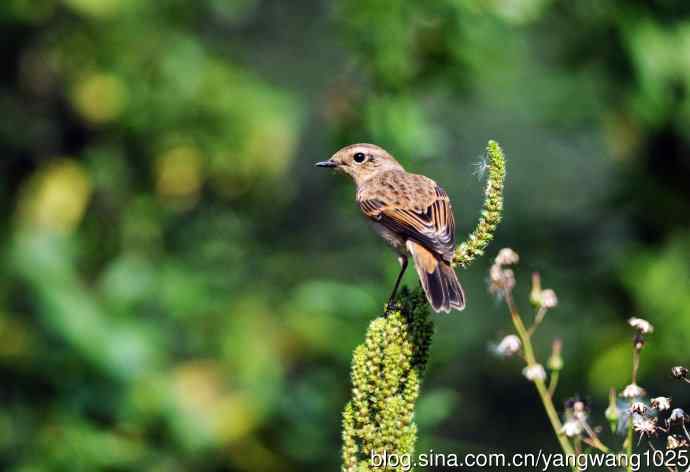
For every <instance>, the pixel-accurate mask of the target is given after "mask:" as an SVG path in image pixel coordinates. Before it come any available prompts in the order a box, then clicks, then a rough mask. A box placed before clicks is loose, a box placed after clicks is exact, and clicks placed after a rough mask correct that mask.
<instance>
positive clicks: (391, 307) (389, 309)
mask: <svg viewBox="0 0 690 472" xmlns="http://www.w3.org/2000/svg"><path fill="white" fill-rule="evenodd" d="M400 308H401V306H400V303H398V302H396V301H395V300H388V303H386V309H385V311H384V312H383V316H384V317H385V318H387V317H388V315H389V314H390V313H393V312H394V311H398V310H400Z"/></svg>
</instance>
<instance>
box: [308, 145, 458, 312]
mask: <svg viewBox="0 0 690 472" xmlns="http://www.w3.org/2000/svg"><path fill="white" fill-rule="evenodd" d="M362 156H364V157H362ZM360 159H363V160H361V162H360ZM317 165H320V166H322V167H334V168H336V169H338V170H341V171H343V172H345V173H347V174H349V175H350V176H352V178H353V179H354V181H355V183H356V185H357V203H358V204H359V207H360V209H361V210H362V212H363V213H364V215H365V216H366V217H367V218H368V219H369V220H370V221H371V223H372V226H373V227H374V229H375V230H376V232H377V233H378V234H379V235H381V236H382V237H383V238H384V240H386V242H388V243H389V244H390V245H391V246H392V247H393V248H394V249H395V250H396V251H397V252H398V254H399V255H400V258H401V260H400V262H401V264H402V266H403V267H402V270H401V273H400V276H399V277H398V281H397V282H396V286H395V289H394V290H393V295H391V298H392V297H393V296H394V295H395V292H396V291H397V287H398V284H399V282H400V279H401V278H402V275H403V273H404V271H405V268H406V266H407V256H408V255H411V256H412V259H413V261H414V264H415V268H416V269H417V274H418V275H419V279H420V281H421V283H422V286H423V287H424V290H425V292H426V295H427V299H428V300H429V303H430V304H431V306H432V307H433V309H434V310H435V311H444V312H449V311H450V310H451V309H456V310H462V309H463V308H464V306H465V301H464V294H463V291H462V287H461V286H460V283H459V281H458V279H457V276H456V274H455V271H454V270H453V268H452V267H451V260H452V258H453V254H454V251H455V219H454V216H453V207H452V205H451V202H450V199H449V198H448V194H447V193H446V192H445V191H444V190H443V189H442V188H441V187H440V186H439V185H438V184H437V183H436V182H434V181H433V180H431V179H430V178H428V177H425V176H423V175H417V174H410V173H408V172H406V171H405V169H404V168H403V167H402V166H401V165H400V164H399V163H398V162H397V161H396V160H395V159H394V158H393V157H392V156H391V155H390V154H388V153H387V152H386V151H385V150H384V149H382V148H380V147H378V146H375V145H372V144H353V145H351V146H347V147H345V148H343V149H341V150H340V151H338V152H337V153H335V154H334V155H333V157H331V159H329V160H328V161H326V162H322V163H318V164H317Z"/></svg>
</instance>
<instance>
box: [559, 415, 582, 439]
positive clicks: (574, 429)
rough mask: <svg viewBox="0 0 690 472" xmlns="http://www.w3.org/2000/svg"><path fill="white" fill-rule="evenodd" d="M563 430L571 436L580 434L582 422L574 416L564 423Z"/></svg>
mask: <svg viewBox="0 0 690 472" xmlns="http://www.w3.org/2000/svg"><path fill="white" fill-rule="evenodd" d="M561 432H562V433H563V434H565V435H566V436H568V437H569V438H573V437H575V436H579V435H580V434H581V433H582V424H581V423H580V422H579V421H578V420H576V419H574V418H573V419H569V420H567V421H566V422H565V423H563V427H562V428H561Z"/></svg>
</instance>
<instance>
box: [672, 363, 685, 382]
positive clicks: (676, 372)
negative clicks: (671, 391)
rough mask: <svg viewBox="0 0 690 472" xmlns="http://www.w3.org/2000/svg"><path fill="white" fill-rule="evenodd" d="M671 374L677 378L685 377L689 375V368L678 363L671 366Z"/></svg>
mask: <svg viewBox="0 0 690 472" xmlns="http://www.w3.org/2000/svg"><path fill="white" fill-rule="evenodd" d="M671 374H672V375H673V376H674V377H675V378H677V379H684V378H687V376H688V368H687V367H683V366H682V365H677V366H675V367H672V368H671Z"/></svg>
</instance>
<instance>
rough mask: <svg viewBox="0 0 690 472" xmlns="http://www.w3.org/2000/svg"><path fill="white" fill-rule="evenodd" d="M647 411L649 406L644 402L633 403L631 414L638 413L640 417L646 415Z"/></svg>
mask: <svg viewBox="0 0 690 472" xmlns="http://www.w3.org/2000/svg"><path fill="white" fill-rule="evenodd" d="M646 410H647V405H645V404H644V403H642V402H639V401H637V402H632V403H631V404H630V412H631V413H637V414H638V415H642V414H644V412H645V411H646Z"/></svg>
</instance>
